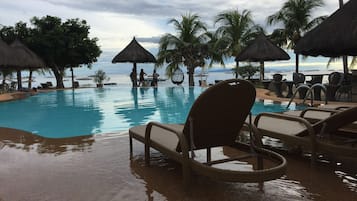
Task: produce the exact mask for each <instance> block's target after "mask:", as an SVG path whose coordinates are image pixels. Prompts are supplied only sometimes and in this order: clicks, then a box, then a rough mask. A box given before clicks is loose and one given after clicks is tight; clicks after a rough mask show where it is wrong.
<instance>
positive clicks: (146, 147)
mask: <svg viewBox="0 0 357 201" xmlns="http://www.w3.org/2000/svg"><path fill="white" fill-rule="evenodd" d="M145 165H147V166H149V165H150V146H149V145H148V144H145Z"/></svg>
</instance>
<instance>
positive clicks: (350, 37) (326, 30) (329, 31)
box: [294, 0, 357, 57]
mask: <svg viewBox="0 0 357 201" xmlns="http://www.w3.org/2000/svg"><path fill="white" fill-rule="evenodd" d="M294 50H295V53H298V54H303V55H308V56H319V55H321V56H326V57H339V56H357V1H356V0H350V1H349V2H347V3H346V4H345V5H343V6H342V7H341V8H340V9H338V10H337V11H335V12H334V13H333V14H332V15H330V16H329V17H328V18H327V19H325V20H324V21H323V22H322V23H321V24H319V25H318V26H316V27H315V28H314V29H312V30H311V31H309V32H307V33H306V34H305V35H304V36H303V37H302V38H301V39H300V40H299V42H298V43H297V44H296V46H295V48H294Z"/></svg>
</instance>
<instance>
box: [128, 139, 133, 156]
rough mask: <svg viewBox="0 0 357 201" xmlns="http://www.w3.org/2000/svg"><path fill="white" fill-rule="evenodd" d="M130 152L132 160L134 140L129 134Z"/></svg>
mask: <svg viewBox="0 0 357 201" xmlns="http://www.w3.org/2000/svg"><path fill="white" fill-rule="evenodd" d="M129 150H130V158H131V157H132V155H133V138H132V137H131V135H130V134H129Z"/></svg>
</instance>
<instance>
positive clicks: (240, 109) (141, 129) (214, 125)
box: [129, 79, 286, 186]
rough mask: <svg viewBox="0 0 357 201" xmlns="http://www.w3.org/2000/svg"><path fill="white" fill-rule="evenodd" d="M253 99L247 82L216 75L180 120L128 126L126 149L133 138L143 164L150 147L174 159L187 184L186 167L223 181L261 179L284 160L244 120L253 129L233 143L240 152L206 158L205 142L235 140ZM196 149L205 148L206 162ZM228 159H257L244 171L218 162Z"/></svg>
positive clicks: (281, 169) (278, 170) (277, 173)
mask: <svg viewBox="0 0 357 201" xmlns="http://www.w3.org/2000/svg"><path fill="white" fill-rule="evenodd" d="M254 101H255V88H254V86H253V85H252V84H251V83H250V82H248V81H245V80H237V79H232V80H226V81H221V82H219V83H217V84H216V85H214V86H212V87H209V88H207V89H206V90H205V91H204V92H203V93H202V94H201V95H200V96H199V97H198V98H197V99H196V101H195V102H194V104H193V106H192V108H191V110H190V112H189V115H188V117H187V120H186V122H185V124H161V123H156V122H150V123H149V124H147V125H142V126H136V127H133V128H130V129H129V139H130V153H131V155H132V149H133V147H132V138H134V139H136V140H138V141H140V142H143V143H144V144H145V161H146V164H147V165H149V162H150V148H154V149H156V150H158V151H160V152H161V153H163V154H165V155H167V156H168V157H169V158H171V159H173V160H175V161H177V162H179V163H180V164H181V165H182V171H183V182H184V184H185V186H187V185H188V184H189V181H190V175H191V171H193V172H195V173H197V174H200V175H204V176H208V177H211V178H214V179H218V180H223V181H239V182H262V181H267V180H272V179H276V178H279V177H281V176H282V175H284V174H285V170H286V160H285V159H284V157H282V156H281V155H279V154H277V153H275V152H272V151H269V150H266V149H263V148H261V147H260V146H261V141H260V138H259V134H258V133H256V132H258V131H257V130H256V129H254V127H253V126H250V128H251V129H252V130H254V131H255V132H254V133H252V134H251V144H250V147H248V148H247V149H243V148H241V149H239V151H241V152H244V153H245V154H244V155H241V156H238V157H237V158H230V157H229V158H225V159H221V160H215V161H214V160H212V158H213V157H212V156H211V148H214V147H220V146H232V147H237V146H238V145H239V144H238V143H237V142H236V139H237V136H238V134H239V132H240V130H241V128H242V127H243V124H244V121H245V119H246V118H247V116H248V115H249V113H250V110H251V107H252V105H253V104H254ZM248 126H249V125H248ZM202 150H206V162H203V161H200V160H196V158H195V153H196V152H197V151H198V152H199V153H201V151H202ZM236 150H237V149H236ZM190 153H191V154H190ZM262 158H264V161H265V162H266V160H268V161H271V162H273V163H272V164H273V165H272V166H269V167H267V166H263V163H262V162H263V160H261V159H262ZM248 159H252V160H248ZM257 159H259V160H257ZM229 161H244V162H247V161H258V164H255V165H254V167H253V168H251V170H249V171H247V170H236V169H235V170H231V169H229V170H228V169H222V168H219V167H218V166H219V164H221V163H225V162H229ZM236 164H237V163H236ZM274 164H275V166H274Z"/></svg>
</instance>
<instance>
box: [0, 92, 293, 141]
mask: <svg viewBox="0 0 357 201" xmlns="http://www.w3.org/2000/svg"><path fill="white" fill-rule="evenodd" d="M203 90H204V89H203V88H201V87H193V88H188V87H186V88H183V87H166V88H165V87H159V88H156V89H154V88H137V89H132V88H129V87H106V88H103V89H96V88H88V89H76V90H74V91H73V90H63V91H53V92H48V93H39V94H37V95H35V96H31V97H29V98H26V99H23V100H18V101H12V102H4V103H0V112H1V115H0V122H1V123H0V126H1V127H11V128H17V129H22V130H26V131H30V132H33V133H35V134H38V135H41V136H44V137H50V138H64V137H72V136H81V135H88V134H96V133H109V132H116V131H124V130H127V129H128V128H130V127H131V126H135V125H139V124H145V123H146V122H148V121H159V122H163V123H183V122H184V121H185V120H186V116H187V114H188V112H189V109H190V108H191V105H192V103H193V101H194V100H195V99H196V98H197V97H198V96H199V94H200V93H201V92H202V91H203ZM285 107H286V105H281V104H274V103H273V102H267V101H264V102H262V101H257V102H256V103H255V105H254V107H253V109H252V113H253V114H258V113H260V112H263V111H271V112H281V111H284V110H286V108H285ZM289 109H296V108H295V106H294V105H292V106H290V108H289Z"/></svg>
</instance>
